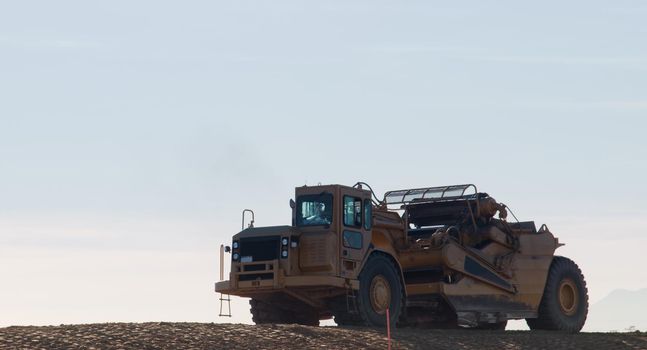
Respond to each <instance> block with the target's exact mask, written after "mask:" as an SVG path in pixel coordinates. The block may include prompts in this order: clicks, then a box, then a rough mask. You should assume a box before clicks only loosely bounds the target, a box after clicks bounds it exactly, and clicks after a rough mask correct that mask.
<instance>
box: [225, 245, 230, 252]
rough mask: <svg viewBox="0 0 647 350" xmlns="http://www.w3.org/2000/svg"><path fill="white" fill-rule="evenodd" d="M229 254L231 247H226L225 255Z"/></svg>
mask: <svg viewBox="0 0 647 350" xmlns="http://www.w3.org/2000/svg"><path fill="white" fill-rule="evenodd" d="M229 252H231V247H230V246H228V245H226V246H225V253H229Z"/></svg>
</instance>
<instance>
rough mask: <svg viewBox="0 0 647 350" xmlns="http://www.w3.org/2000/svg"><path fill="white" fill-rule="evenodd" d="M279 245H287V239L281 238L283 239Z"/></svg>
mask: <svg viewBox="0 0 647 350" xmlns="http://www.w3.org/2000/svg"><path fill="white" fill-rule="evenodd" d="M281 244H283V245H288V239H287V237H283V239H282V240H281Z"/></svg>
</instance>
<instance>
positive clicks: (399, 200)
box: [384, 184, 478, 204]
mask: <svg viewBox="0 0 647 350" xmlns="http://www.w3.org/2000/svg"><path fill="white" fill-rule="evenodd" d="M469 188H473V189H474V193H471V194H469V195H466V194H465V192H466V191H467V190H468V189H469ZM452 191H461V194H460V195H457V196H448V197H446V196H445V195H446V194H447V193H448V192H450V193H451V192H452ZM438 192H440V196H436V197H426V195H427V193H438ZM477 194H478V190H477V188H476V186H475V185H473V184H464V185H451V186H438V187H422V188H411V189H404V190H395V191H388V192H386V193H385V194H384V203H386V204H409V203H411V202H412V201H414V200H418V201H438V200H446V199H467V198H465V197H468V196H469V197H471V196H474V197H476V195H477ZM412 195H413V197H412V198H409V199H407V197H408V196H412Z"/></svg>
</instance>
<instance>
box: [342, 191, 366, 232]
mask: <svg viewBox="0 0 647 350" xmlns="http://www.w3.org/2000/svg"><path fill="white" fill-rule="evenodd" d="M344 225H346V226H352V227H361V226H362V200H361V199H360V198H357V197H351V196H344Z"/></svg>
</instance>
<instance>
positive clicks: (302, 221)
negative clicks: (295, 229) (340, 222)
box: [296, 193, 332, 226]
mask: <svg viewBox="0 0 647 350" xmlns="http://www.w3.org/2000/svg"><path fill="white" fill-rule="evenodd" d="M296 219H297V226H317V225H330V223H331V222H332V194H330V193H322V194H314V195H303V196H300V197H299V198H297V218H296Z"/></svg>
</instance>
